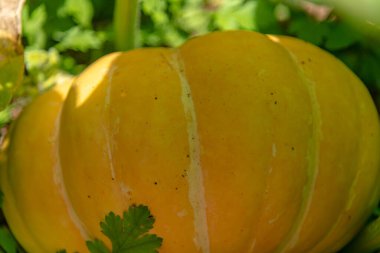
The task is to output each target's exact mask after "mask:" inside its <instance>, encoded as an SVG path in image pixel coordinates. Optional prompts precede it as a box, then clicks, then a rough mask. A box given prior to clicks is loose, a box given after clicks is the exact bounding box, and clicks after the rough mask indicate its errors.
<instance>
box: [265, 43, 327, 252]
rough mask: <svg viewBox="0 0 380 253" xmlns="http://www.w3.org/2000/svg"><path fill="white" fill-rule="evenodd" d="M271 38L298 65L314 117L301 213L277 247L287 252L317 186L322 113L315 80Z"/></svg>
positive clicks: (295, 237)
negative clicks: (285, 237)
mask: <svg viewBox="0 0 380 253" xmlns="http://www.w3.org/2000/svg"><path fill="white" fill-rule="evenodd" d="M271 40H272V42H273V43H279V44H280V45H281V47H282V48H283V49H284V50H285V51H286V52H287V53H288V55H289V57H290V58H291V60H292V62H293V63H294V65H295V66H296V67H297V72H298V74H299V77H300V79H301V80H302V83H304V84H305V87H306V89H307V91H308V94H309V98H310V104H311V115H312V119H313V120H312V126H313V127H312V129H313V130H312V136H311V139H310V140H309V148H308V163H309V165H308V166H307V171H308V173H307V174H308V178H309V180H308V182H307V184H305V186H304V190H303V195H304V201H303V204H302V206H301V208H300V212H299V215H298V217H297V218H296V220H295V222H294V226H293V228H292V229H291V232H290V233H289V235H288V236H287V239H285V240H284V241H283V242H282V243H281V244H280V245H279V247H278V248H277V249H276V252H278V253H285V252H289V250H290V249H291V248H292V247H294V246H295V245H296V244H297V243H298V240H299V236H300V233H301V230H302V227H303V224H304V222H305V220H306V217H307V215H308V214H309V211H310V208H311V204H312V201H313V197H314V191H315V186H316V182H317V179H318V173H319V138H320V136H321V114H320V107H319V102H318V99H317V95H316V90H315V85H314V82H313V81H312V80H310V79H309V78H308V77H307V76H306V74H305V73H304V71H303V69H302V68H301V67H300V66H299V65H298V63H297V60H296V56H295V55H294V54H293V53H292V52H291V51H290V50H288V49H287V48H286V47H285V46H284V45H282V44H281V43H280V42H276V40H275V39H273V37H272V38H271ZM305 195H306V196H305Z"/></svg>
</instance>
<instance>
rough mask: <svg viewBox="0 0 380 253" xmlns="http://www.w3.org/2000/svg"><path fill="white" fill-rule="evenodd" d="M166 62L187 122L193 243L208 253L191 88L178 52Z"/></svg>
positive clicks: (198, 144) (208, 243)
mask: <svg viewBox="0 0 380 253" xmlns="http://www.w3.org/2000/svg"><path fill="white" fill-rule="evenodd" d="M167 60H168V62H169V64H170V65H171V66H172V67H173V69H174V70H175V71H176V72H177V74H178V77H179V81H180V85H181V91H182V94H181V101H182V104H183V110H184V113H185V117H186V122H187V134H188V142H189V149H190V152H189V156H190V165H189V169H188V172H187V179H188V185H189V201H190V204H191V206H192V208H193V212H194V230H195V238H194V242H195V244H196V246H197V247H199V248H200V249H201V251H202V252H203V253H210V241H209V235H208V225H207V214H206V198H205V189H204V181H203V172H202V166H201V157H200V156H201V155H200V139H199V134H198V126H197V118H196V113H195V107H194V102H193V99H192V94H191V88H190V85H189V83H188V81H187V78H186V74H185V69H184V64H183V62H182V60H181V59H180V55H179V52H178V51H176V52H175V53H174V54H173V56H172V58H171V59H167Z"/></svg>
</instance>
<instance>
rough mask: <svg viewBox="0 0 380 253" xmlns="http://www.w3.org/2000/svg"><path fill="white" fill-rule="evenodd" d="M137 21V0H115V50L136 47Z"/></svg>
mask: <svg viewBox="0 0 380 253" xmlns="http://www.w3.org/2000/svg"><path fill="white" fill-rule="evenodd" d="M139 23H140V15H139V0H116V4H115V11H114V32H115V48H116V50H117V51H128V50H132V49H134V48H137V47H138V38H137V32H138V29H139V26H140V24H139Z"/></svg>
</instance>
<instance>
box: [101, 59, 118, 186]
mask: <svg viewBox="0 0 380 253" xmlns="http://www.w3.org/2000/svg"><path fill="white" fill-rule="evenodd" d="M115 70H116V67H115V66H113V67H111V69H110V71H109V72H108V73H107V77H108V80H107V81H108V83H107V87H106V96H105V100H104V118H105V119H104V122H105V123H104V124H103V125H102V130H103V133H104V137H105V141H106V146H105V153H106V159H107V160H108V163H109V168H110V170H111V177H112V178H113V179H115V178H116V173H115V167H114V164H113V157H112V153H113V147H112V145H113V143H112V137H111V133H112V132H111V131H110V130H111V129H110V121H111V119H110V115H109V110H110V105H111V92H112V77H113V73H114V72H115Z"/></svg>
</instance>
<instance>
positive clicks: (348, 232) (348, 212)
mask: <svg viewBox="0 0 380 253" xmlns="http://www.w3.org/2000/svg"><path fill="white" fill-rule="evenodd" d="M342 67H344V68H346V66H342ZM348 73H349V72H348ZM349 74H350V73H349ZM352 77H353V78H354V79H356V77H355V76H352ZM350 84H351V85H350V89H351V90H352V94H353V97H354V101H355V105H356V111H357V115H358V118H359V119H363V118H366V117H365V114H366V113H368V112H367V110H365V109H363V106H362V104H360V99H359V96H358V91H357V90H356V89H361V87H358V86H355V85H352V84H353V83H350ZM363 88H364V87H363ZM364 89H365V88H364ZM366 93H367V96H369V94H368V91H367V92H366ZM372 109H373V108H372ZM367 127H368V124H366V122H365V121H364V120H361V121H360V124H359V126H358V129H357V132H358V133H359V134H360V135H359V137H358V139H357V140H358V145H359V148H358V152H357V153H358V154H359V155H358V159H357V164H358V165H357V166H356V167H358V168H359V169H358V170H357V173H356V175H355V178H354V180H353V181H352V184H351V186H350V189H349V191H348V192H349V193H348V199H347V202H346V205H345V206H344V208H343V211H342V213H341V215H340V217H339V219H337V221H336V223H335V224H334V227H333V229H331V230H330V231H328V233H326V235H325V237H324V238H323V240H321V242H320V243H319V244H320V245H323V244H325V246H324V247H323V250H320V251H316V252H327V251H331V250H332V252H335V251H337V250H339V249H340V248H341V247H342V246H343V245H345V244H346V243H347V242H348V241H349V240H350V239H352V237H353V236H354V235H355V234H356V233H357V232H358V229H359V228H360V224H362V223H363V222H362V221H363V220H364V219H365V218H366V217H368V216H369V215H370V213H371V212H372V208H371V207H370V208H368V207H367V206H371V205H372V206H373V207H374V206H375V205H376V204H377V201H376V200H377V196H375V195H378V192H379V189H380V185H379V184H377V186H376V189H375V190H373V191H372V192H368V196H367V197H368V198H369V199H370V200H371V201H366V202H365V203H369V204H367V206H366V205H361V206H359V208H366V209H367V212H363V210H362V212H358V213H361V214H362V217H359V216H357V215H356V221H355V215H354V213H353V212H352V208H354V199H355V198H354V197H355V196H356V193H357V187H359V188H360V186H358V185H359V184H360V176H361V175H362V174H363V171H364V170H365V169H366V168H367V167H366V166H363V165H362V164H361V163H362V162H363V160H364V159H365V158H364V156H365V155H366V152H368V150H371V149H370V148H369V149H366V148H364V144H363V143H364V141H363V140H366V138H365V137H367V138H368V136H366V134H363V130H365V129H366V128H367ZM364 133H366V131H364ZM363 137H364V138H363ZM377 160H378V159H377ZM376 174H377V175H376V176H374V177H373V178H374V179H378V178H379V176H380V172H379V171H377V173H376ZM368 185H371V184H368ZM350 196H351V198H350ZM363 213H364V214H363ZM347 216H349V217H350V219H351V226H349V227H348V228H347V227H346V228H344V231H345V233H344V235H343V237H342V238H340V239H339V241H335V242H333V241H331V239H330V238H333V237H334V232H335V231H336V230H338V231H339V226H340V225H341V223H346V221H347ZM353 220H354V221H353ZM341 230H342V229H341ZM325 241H327V242H325ZM329 241H330V243H328V242H329ZM320 245H317V246H316V247H315V248H316V249H317V250H318V249H320V248H321V247H322V246H320ZM334 245H336V246H335V247H334Z"/></svg>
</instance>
